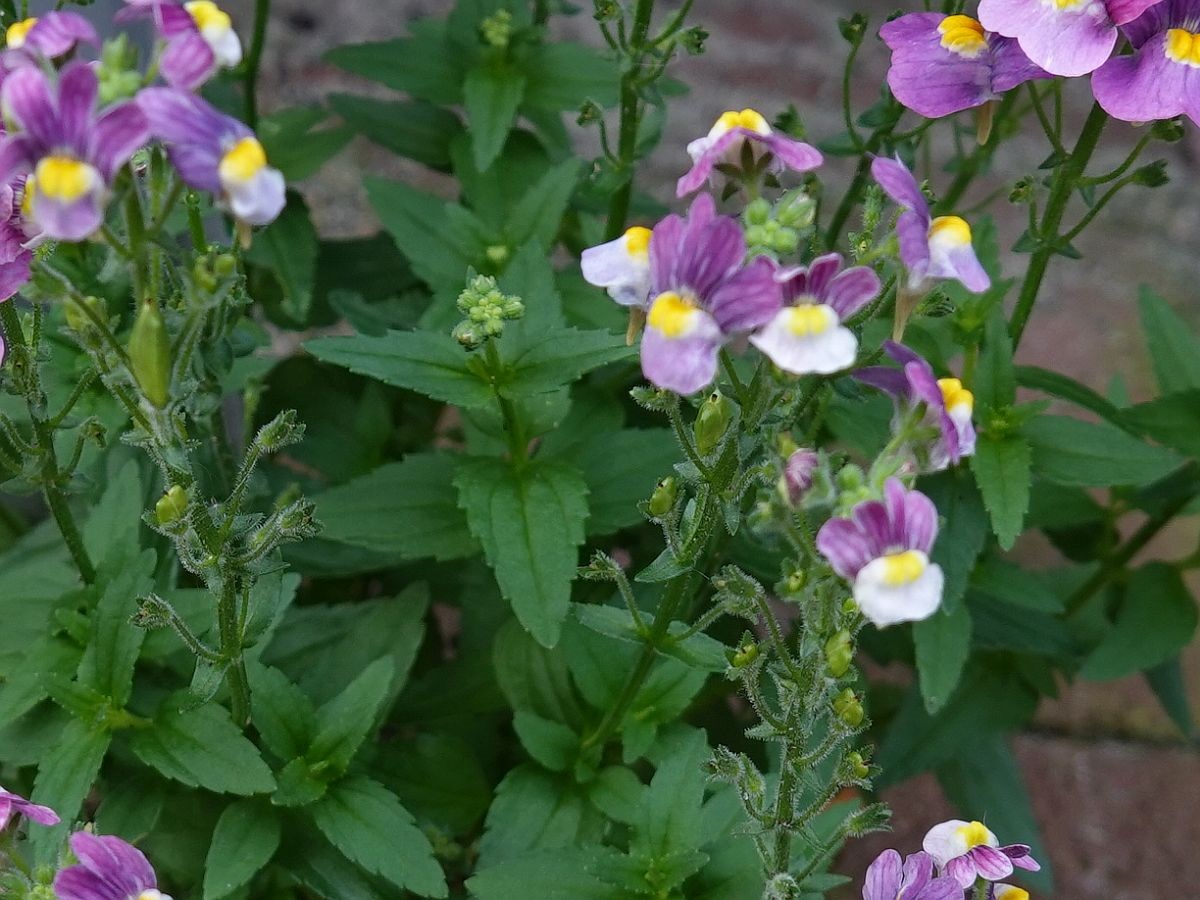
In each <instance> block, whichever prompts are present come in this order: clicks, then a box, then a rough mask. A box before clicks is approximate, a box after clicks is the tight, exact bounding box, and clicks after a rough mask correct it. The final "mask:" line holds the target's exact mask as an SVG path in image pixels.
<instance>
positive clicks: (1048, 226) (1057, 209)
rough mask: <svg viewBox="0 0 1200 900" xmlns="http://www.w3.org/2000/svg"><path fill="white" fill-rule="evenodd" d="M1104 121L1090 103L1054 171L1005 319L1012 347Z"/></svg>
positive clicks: (1105, 117) (1105, 116) (1055, 248)
mask: <svg viewBox="0 0 1200 900" xmlns="http://www.w3.org/2000/svg"><path fill="white" fill-rule="evenodd" d="M1106 122H1108V113H1106V112H1105V111H1104V110H1103V108H1101V106H1100V104H1099V103H1097V104H1095V105H1093V106H1092V111H1091V113H1089V114H1088V117H1087V121H1085V122H1084V124H1083V130H1082V131H1080V133H1079V139H1078V140H1077V141H1076V142H1075V149H1074V150H1072V151H1071V154H1070V156H1068V157H1067V159H1066V161H1064V162H1063V163H1062V165H1060V166H1059V167H1058V169H1057V171H1056V172H1055V174H1054V180H1053V183H1052V185H1051V187H1050V198H1049V200H1047V201H1046V211H1045V213H1043V215H1042V222H1041V225H1040V227H1039V228H1038V231H1039V232H1040V234H1038V235H1036V236H1035V237H1037V240H1038V245H1037V249H1035V250H1034V251H1033V255H1032V257H1031V258H1030V260H1029V268H1028V269H1027V270H1026V272H1025V280H1024V281H1023V282H1022V283H1021V292H1020V294H1019V295H1018V296H1017V306H1016V308H1015V309H1014V310H1013V315H1012V319H1011V320H1010V321H1009V323H1008V333H1009V334H1010V335H1011V336H1012V341H1013V349H1014V350H1015V349H1016V348H1017V346H1018V345H1019V344H1020V343H1021V337H1022V335H1024V333H1025V326H1026V325H1027V324H1029V317H1030V315H1031V314H1032V313H1033V306H1034V304H1035V303H1036V302H1037V297H1038V292H1039V291H1040V290H1041V287H1042V279H1043V278H1045V276H1046V269H1047V268H1048V267H1049V265H1050V258H1051V257H1052V256H1054V254H1055V253H1057V252H1058V249H1059V239H1060V237H1061V235H1060V234H1059V231H1058V229H1059V227H1060V226H1061V225H1062V220H1063V216H1064V215H1065V214H1066V211H1067V206H1068V205H1069V203H1070V202H1071V194H1072V193H1073V192H1074V190H1075V187H1076V185H1077V184H1078V183H1079V179H1080V178H1081V177H1082V176H1083V170H1084V169H1085V168H1087V164H1088V161H1089V160H1090V159H1091V158H1092V154H1093V153H1094V152H1095V150H1096V145H1097V144H1098V143H1099V142H1100V134H1101V132H1102V131H1104V125H1105V123H1106Z"/></svg>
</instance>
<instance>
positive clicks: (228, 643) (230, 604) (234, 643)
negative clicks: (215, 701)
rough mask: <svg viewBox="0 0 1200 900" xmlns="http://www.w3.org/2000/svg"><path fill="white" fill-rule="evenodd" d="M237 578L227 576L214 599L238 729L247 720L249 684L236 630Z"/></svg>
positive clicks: (240, 643)
mask: <svg viewBox="0 0 1200 900" xmlns="http://www.w3.org/2000/svg"><path fill="white" fill-rule="evenodd" d="M237 600H238V591H237V579H236V578H234V577H232V573H227V574H226V575H225V577H224V578H223V579H222V582H221V596H220V597H219V598H218V600H217V629H218V632H219V633H220V636H221V651H220V652H221V656H222V658H223V659H226V660H228V661H229V668H228V669H227V670H226V672H225V678H226V680H227V681H228V682H229V693H230V715H231V716H232V717H233V722H234V724H235V725H237V726H238V728H244V727H245V726H246V723H247V722H249V721H250V685H249V680H248V679H247V677H246V661H245V659H244V658H243V656H242V635H241V630H240V629H239V628H238V613H237Z"/></svg>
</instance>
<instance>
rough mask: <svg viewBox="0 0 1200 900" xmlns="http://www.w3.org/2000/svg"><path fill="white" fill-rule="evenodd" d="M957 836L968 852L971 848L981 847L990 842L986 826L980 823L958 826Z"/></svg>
mask: <svg viewBox="0 0 1200 900" xmlns="http://www.w3.org/2000/svg"><path fill="white" fill-rule="evenodd" d="M958 836H959V837H960V838H962V841H963V843H964V844H966V845H967V849H968V850H970V849H971V848H972V847H981V846H984V845H985V844H988V843H990V842H991V835H990V833H989V832H988V829H987V826H986V825H984V824H983V823H982V822H968V823H967V824H966V825H961V826H959V829H958Z"/></svg>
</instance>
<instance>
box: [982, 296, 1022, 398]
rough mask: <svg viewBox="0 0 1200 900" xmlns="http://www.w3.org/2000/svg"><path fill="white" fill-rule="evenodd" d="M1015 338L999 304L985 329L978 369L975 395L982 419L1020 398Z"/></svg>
mask: <svg viewBox="0 0 1200 900" xmlns="http://www.w3.org/2000/svg"><path fill="white" fill-rule="evenodd" d="M1012 355H1013V347H1012V339H1011V338H1010V337H1009V336H1008V327H1007V324H1006V323H1005V321H1004V314H1003V311H1002V310H1001V308H1000V306H999V305H997V306H996V307H995V308H994V309H993V311H992V315H991V316H989V317H988V321H987V325H986V327H985V330H984V338H983V352H982V353H980V355H979V366H978V368H977V369H976V372H975V383H974V384H973V385H972V387H973V388H974V389H975V398H976V400H977V401H978V402H979V407H980V421H986V420H987V418H988V416H989V415H990V414H992V413H996V412H1000V411H1001V410H1004V409H1007V408H1008V407H1010V406H1012V405H1013V403H1014V402H1016V399H1017V381H1016V375H1015V374H1014V372H1013V362H1012Z"/></svg>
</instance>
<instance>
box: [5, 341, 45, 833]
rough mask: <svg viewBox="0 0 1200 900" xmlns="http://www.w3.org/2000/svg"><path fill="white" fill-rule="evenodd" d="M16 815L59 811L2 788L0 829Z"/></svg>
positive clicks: (38, 818)
mask: <svg viewBox="0 0 1200 900" xmlns="http://www.w3.org/2000/svg"><path fill="white" fill-rule="evenodd" d="M3 363H4V340H3V339H2V338H0V365H3ZM16 816H24V817H25V818H26V819H28V820H29V821H30V822H37V823H38V824H39V825H57V824H58V813H56V812H55V811H54V810H52V809H51V808H50V807H48V806H39V805H38V804H36V803H31V802H29V801H28V800H26V799H25V798H24V797H22V796H21V795H20V794H14V793H12V792H11V791H6V790H4V788H0V831H3V830H4V829H5V828H6V827H8V823H9V822H11V821H12V820H13V819H14V818H15V817H16Z"/></svg>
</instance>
